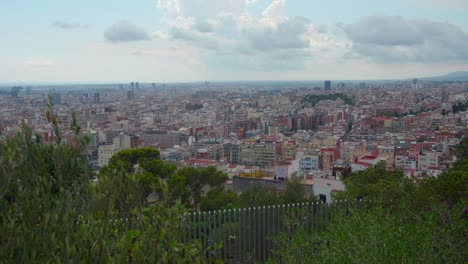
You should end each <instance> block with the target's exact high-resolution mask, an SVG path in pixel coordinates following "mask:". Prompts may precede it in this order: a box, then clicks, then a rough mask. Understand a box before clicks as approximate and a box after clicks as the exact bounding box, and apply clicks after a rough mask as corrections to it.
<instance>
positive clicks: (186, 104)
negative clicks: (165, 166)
mask: <svg viewBox="0 0 468 264" xmlns="http://www.w3.org/2000/svg"><path fill="white" fill-rule="evenodd" d="M49 97H50V101H51V103H52V104H53V109H54V111H55V112H56V114H57V116H58V118H59V120H60V128H61V129H62V130H63V131H64V132H65V134H64V135H63V136H64V139H65V140H71V139H72V131H71V130H70V129H69V128H70V123H71V118H72V114H71V113H72V112H75V114H76V119H77V122H78V125H79V126H80V127H81V129H82V130H83V131H84V133H85V135H86V136H87V137H89V139H90V144H89V147H88V155H89V161H90V163H91V164H92V165H93V167H94V168H95V169H96V170H97V169H98V168H100V167H103V166H106V165H107V164H108V162H109V160H110V158H111V157H112V156H113V155H114V154H116V153H118V152H119V151H120V150H123V149H132V148H141V147H151V148H156V149H159V150H160V152H161V159H162V160H163V161H166V162H169V163H171V164H175V165H177V166H179V167H184V166H192V167H196V168H202V167H208V166H215V167H216V168H217V169H218V170H221V171H223V172H224V173H227V174H228V175H229V180H228V181H227V182H226V183H225V184H226V187H228V188H231V189H233V190H235V191H237V192H242V191H243V190H245V188H248V187H252V186H255V185H264V186H268V187H269V188H274V189H277V190H278V191H280V192H281V191H282V190H284V182H285V180H288V179H290V178H291V177H292V176H293V175H299V176H301V178H302V179H303V184H304V185H307V189H308V190H310V191H311V193H312V191H313V193H314V194H315V195H316V196H319V197H320V199H321V200H323V201H324V202H330V201H331V193H333V192H335V191H340V190H344V184H343V183H342V181H341V180H340V179H341V178H342V177H343V176H346V175H347V174H349V173H350V172H356V171H362V170H365V169H366V168H368V167H369V166H372V165H376V164H377V163H379V162H384V163H385V165H386V168H387V170H388V171H394V170H402V171H403V172H404V174H405V175H406V176H407V177H409V178H413V179H418V178H424V177H431V176H438V175H439V174H441V173H442V172H443V171H444V170H446V169H447V168H448V167H450V165H451V164H452V163H453V162H454V161H455V158H454V156H453V155H451V154H450V152H449V149H450V148H451V147H453V146H455V145H456V144H458V143H459V142H460V140H461V139H462V136H463V133H462V132H463V130H464V129H465V128H466V126H467V124H468V114H467V112H466V108H467V104H466V101H467V99H468V98H467V97H468V82H430V81H418V80H417V79H414V80H408V81H400V82H382V83H379V82H371V83H366V82H357V83H353V82H347V83H345V82H331V81H325V82H324V83H318V82H315V83H312V82H309V83H307V82H304V83H299V84H295V83H281V82H279V83H274V82H272V83H261V82H260V83H251V84H249V83H248V82H247V83H235V82H233V83H209V82H203V83H186V84H179V85H177V84H170V85H162V84H160V85H156V84H154V83H152V84H140V83H138V82H132V83H129V84H120V85H107V86H106V85H103V86H102V87H95V88H93V87H92V86H91V87H86V86H84V87H73V86H70V87H66V86H64V87H56V88H48V87H47V86H44V87H37V88H36V87H34V88H32V87H29V86H28V87H18V86H16V87H12V88H11V89H10V90H9V91H8V90H7V89H5V90H4V93H3V95H2V96H1V97H0V100H1V101H0V102H1V104H0V105H1V124H0V125H1V131H2V137H8V136H13V135H14V134H15V133H16V132H18V131H20V127H21V124H22V123H23V122H24V123H25V124H27V125H29V126H30V127H31V128H32V129H33V131H34V132H35V133H36V134H37V135H38V138H39V139H40V140H41V141H42V142H44V143H47V142H51V141H53V139H52V137H53V128H52V126H51V124H50V123H49V122H48V120H47V118H46V115H45V112H44V109H45V108H46V106H47V104H48V100H49Z"/></svg>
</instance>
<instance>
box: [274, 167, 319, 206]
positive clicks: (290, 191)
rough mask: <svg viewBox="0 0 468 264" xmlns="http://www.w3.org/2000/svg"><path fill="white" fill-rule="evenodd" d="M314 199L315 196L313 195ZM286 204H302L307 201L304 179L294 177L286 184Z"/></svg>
mask: <svg viewBox="0 0 468 264" xmlns="http://www.w3.org/2000/svg"><path fill="white" fill-rule="evenodd" d="M311 196H312V197H313V195H311ZM282 198H283V201H284V202H285V203H301V202H304V201H305V200H306V189H305V186H304V184H302V178H301V177H299V176H297V174H296V175H294V176H293V177H291V179H289V180H288V181H287V182H286V189H285V191H284V194H283V197H282Z"/></svg>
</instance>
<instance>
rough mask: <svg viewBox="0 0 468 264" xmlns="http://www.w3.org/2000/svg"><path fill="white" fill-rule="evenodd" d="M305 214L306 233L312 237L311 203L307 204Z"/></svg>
mask: <svg viewBox="0 0 468 264" xmlns="http://www.w3.org/2000/svg"><path fill="white" fill-rule="evenodd" d="M304 212H305V216H304V217H305V220H304V221H305V223H306V233H307V234H308V235H310V233H309V232H310V203H309V202H306V204H305V207H304Z"/></svg>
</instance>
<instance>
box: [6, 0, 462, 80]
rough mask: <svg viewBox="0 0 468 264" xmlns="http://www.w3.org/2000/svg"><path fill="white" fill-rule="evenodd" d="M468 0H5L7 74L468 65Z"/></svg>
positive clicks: (140, 75)
mask: <svg viewBox="0 0 468 264" xmlns="http://www.w3.org/2000/svg"><path fill="white" fill-rule="evenodd" d="M467 10H468V0H391V1H390V0H388V1H387V0H353V1H351V0H349V1H348V0H326V1H325V0H321V1H316V0H79V1H65V0H40V1H39V0H0V36H1V37H0V82H130V81H140V82H171V81H200V80H292V79H297V80H323V79H332V80H339V79H347V80H351V79H391V78H408V77H423V76H432V75H442V74H445V73H448V72H451V71H458V70H468V16H467Z"/></svg>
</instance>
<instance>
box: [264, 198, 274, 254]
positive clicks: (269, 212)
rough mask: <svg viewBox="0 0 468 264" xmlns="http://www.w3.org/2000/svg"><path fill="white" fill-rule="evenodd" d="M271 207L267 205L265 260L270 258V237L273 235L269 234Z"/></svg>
mask: <svg viewBox="0 0 468 264" xmlns="http://www.w3.org/2000/svg"><path fill="white" fill-rule="evenodd" d="M270 210H271V207H270V206H268V207H267V215H266V217H267V221H266V222H267V235H266V236H265V239H266V241H267V252H266V260H268V259H269V258H270V251H271V239H272V238H273V236H272V235H271V211H270Z"/></svg>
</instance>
